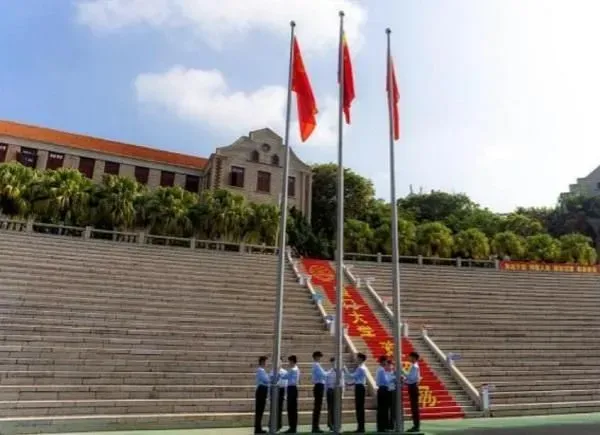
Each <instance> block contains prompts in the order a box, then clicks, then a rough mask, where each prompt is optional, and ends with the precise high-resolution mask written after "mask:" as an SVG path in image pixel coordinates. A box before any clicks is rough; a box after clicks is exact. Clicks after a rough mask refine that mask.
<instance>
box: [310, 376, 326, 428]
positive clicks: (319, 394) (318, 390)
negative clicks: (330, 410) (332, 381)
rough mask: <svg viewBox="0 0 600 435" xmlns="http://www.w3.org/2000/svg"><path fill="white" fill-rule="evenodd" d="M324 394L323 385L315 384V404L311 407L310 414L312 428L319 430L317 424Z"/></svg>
mask: <svg viewBox="0 0 600 435" xmlns="http://www.w3.org/2000/svg"><path fill="white" fill-rule="evenodd" d="M324 394H325V384H315V386H314V387H313V397H314V398H315V404H314V406H313V413H312V428H313V430H314V429H319V422H320V420H321V408H323V395H324Z"/></svg>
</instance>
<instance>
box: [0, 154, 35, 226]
mask: <svg viewBox="0 0 600 435" xmlns="http://www.w3.org/2000/svg"><path fill="white" fill-rule="evenodd" d="M39 177H40V174H39V172H37V171H36V170H34V169H31V168H28V167H25V166H23V165H21V164H20V163H6V164H3V165H0V213H3V214H6V215H9V216H19V217H23V216H26V215H27V213H28V211H29V208H30V207H29V205H30V204H29V201H28V190H29V187H30V185H31V183H32V182H33V181H35V180H36V179H38V178H39Z"/></svg>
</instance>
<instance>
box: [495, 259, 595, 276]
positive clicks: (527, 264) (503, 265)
mask: <svg viewBox="0 0 600 435" xmlns="http://www.w3.org/2000/svg"><path fill="white" fill-rule="evenodd" d="M500 269H501V270H510V271H526V272H563V273H599V272H600V267H599V266H598V265H597V264H594V265H593V266H583V265H581V264H570V263H537V262H534V261H501V262H500Z"/></svg>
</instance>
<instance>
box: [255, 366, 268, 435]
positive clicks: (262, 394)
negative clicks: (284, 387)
mask: <svg viewBox="0 0 600 435" xmlns="http://www.w3.org/2000/svg"><path fill="white" fill-rule="evenodd" d="M266 365H267V357H266V356H261V357H260V358H258V368H257V369H256V393H255V396H254V398H255V402H256V403H255V406H256V408H255V410H254V433H255V434H256V433H267V432H266V431H265V430H264V429H263V428H262V419H263V414H264V413H265V406H266V404H267V396H268V395H269V384H270V382H271V379H270V378H269V375H268V374H267V372H266V370H265V366H266Z"/></svg>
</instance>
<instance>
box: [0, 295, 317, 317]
mask: <svg viewBox="0 0 600 435" xmlns="http://www.w3.org/2000/svg"><path fill="white" fill-rule="evenodd" d="M66 303H67V302H66V301H65V302H59V301H54V300H53V301H26V302H20V303H14V302H12V303H11V302H10V301H8V302H4V301H3V300H2V299H1V297H0V309H2V308H5V309H12V310H15V309H27V310H30V309H57V308H65V305H66ZM67 307H68V308H69V309H70V310H73V311H84V312H85V311H93V312H106V313H107V314H110V313H115V312H121V313H137V314H139V315H146V314H150V315H160V313H163V314H164V315H165V317H169V316H177V315H178V314H179V315H181V316H188V317H189V316H194V315H196V316H197V315H198V314H199V309H190V308H189V307H188V308H187V309H183V308H180V309H174V308H171V307H168V306H166V307H160V306H150V307H148V306H136V305H134V304H130V305H119V304H110V303H108V302H106V303H103V304H100V303H95V304H90V303H89V302H81V303H76V302H69V303H68V305H67ZM307 307H308V308H311V309H312V310H313V312H315V311H316V310H315V308H314V307H311V305H310V303H309V302H308V301H307ZM267 308H268V307H265V308H264V311H263V312H262V313H263V314H264V315H265V316H267V317H272V316H273V313H274V309H272V310H268V309H267ZM246 309H248V308H247V307H246ZM283 309H284V317H285V314H288V315H290V314H295V313H298V310H297V309H296V307H293V306H290V307H285V306H284V308H283ZM290 310H291V311H290ZM241 311H242V310H237V311H236V310H223V307H221V309H219V310H213V311H212V313H216V314H218V315H222V316H230V317H229V318H235V316H237V315H238V314H240V312H241ZM252 311H257V312H259V313H260V312H261V311H259V310H252ZM308 311H310V310H308ZM250 317H252V315H250Z"/></svg>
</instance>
